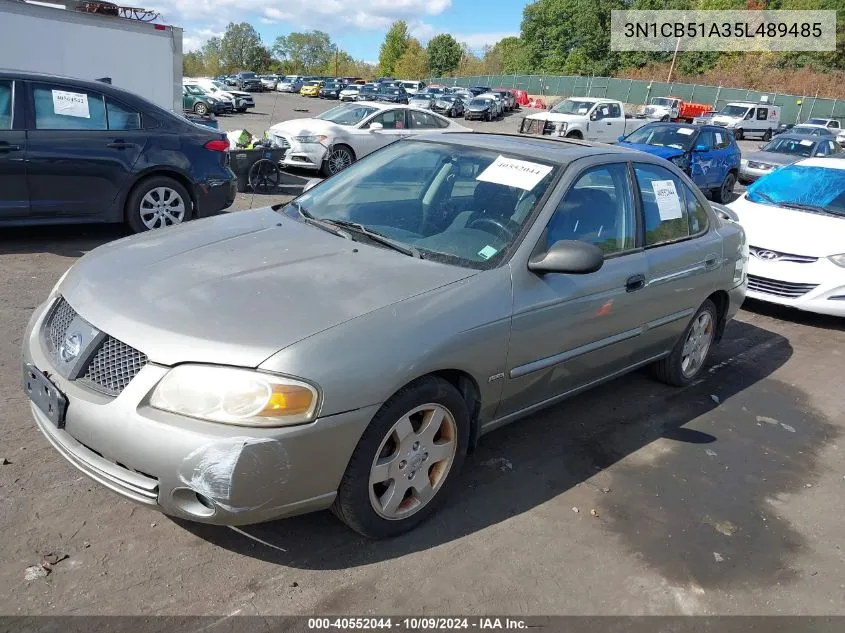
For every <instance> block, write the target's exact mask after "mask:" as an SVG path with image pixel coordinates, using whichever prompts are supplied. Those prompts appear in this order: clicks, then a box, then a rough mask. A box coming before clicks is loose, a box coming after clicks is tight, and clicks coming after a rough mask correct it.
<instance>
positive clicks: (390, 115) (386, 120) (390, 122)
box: [366, 110, 405, 130]
mask: <svg viewBox="0 0 845 633" xmlns="http://www.w3.org/2000/svg"><path fill="white" fill-rule="evenodd" d="M373 123H381V125H382V127H383V128H384V129H385V130H403V129H405V111H404V110H385V111H384V112H382V113H381V114H379V115H376V116H375V117H373V119H372V120H371V121H370V122H369V123H367V125H366V127H370V125H372V124H373Z"/></svg>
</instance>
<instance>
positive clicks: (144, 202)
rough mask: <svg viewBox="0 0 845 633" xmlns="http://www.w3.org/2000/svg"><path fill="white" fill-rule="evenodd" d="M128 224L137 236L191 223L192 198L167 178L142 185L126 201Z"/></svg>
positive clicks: (177, 183) (153, 179)
mask: <svg viewBox="0 0 845 633" xmlns="http://www.w3.org/2000/svg"><path fill="white" fill-rule="evenodd" d="M125 212H126V223H127V224H128V225H129V227H130V228H131V229H132V230H133V231H134V232H135V233H143V232H144V231H150V230H152V229H160V228H164V227H166V226H173V225H175V224H181V223H182V222H187V221H188V220H190V219H191V217H192V215H193V204H192V202H191V196H190V195H188V192H187V190H186V189H185V187H183V186H182V185H181V184H180V183H179V182H177V181H176V180H174V179H173V178H170V177H168V176H153V177H152V178H148V179H146V180H143V181H141V182H140V183H139V184H138V185H136V186H135V188H134V189H133V190H132V192H131V193H130V194H129V197H128V198H127V200H126V209H125Z"/></svg>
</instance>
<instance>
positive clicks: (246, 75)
mask: <svg viewBox="0 0 845 633" xmlns="http://www.w3.org/2000/svg"><path fill="white" fill-rule="evenodd" d="M241 77H242V78H244V79H255V73H241Z"/></svg>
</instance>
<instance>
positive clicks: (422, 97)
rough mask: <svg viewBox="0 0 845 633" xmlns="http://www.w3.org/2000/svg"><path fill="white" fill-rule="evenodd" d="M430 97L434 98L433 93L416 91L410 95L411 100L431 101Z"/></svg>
mask: <svg viewBox="0 0 845 633" xmlns="http://www.w3.org/2000/svg"><path fill="white" fill-rule="evenodd" d="M432 99H434V95H433V94H429V93H427V92H424V93H422V94H419V93H418V94H415V95H414V96H413V97H411V100H413V101H431V100H432Z"/></svg>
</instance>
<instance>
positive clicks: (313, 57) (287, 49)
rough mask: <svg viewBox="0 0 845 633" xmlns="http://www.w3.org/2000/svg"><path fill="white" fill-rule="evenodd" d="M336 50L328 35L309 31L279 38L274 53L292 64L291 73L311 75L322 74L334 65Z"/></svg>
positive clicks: (274, 46)
mask: <svg viewBox="0 0 845 633" xmlns="http://www.w3.org/2000/svg"><path fill="white" fill-rule="evenodd" d="M335 48H336V47H335V45H334V44H333V43H332V40H331V37H329V34H328V33H324V32H323V31H308V32H305V33H291V34H289V35H287V36H285V35H281V36H279V37H277V38H276V42H275V44H274V45H273V53H274V54H275V55H276V57H277V58H278V59H280V60H282V61H285V62H289V63H290V67H291V72H293V73H300V74H311V73H318V72H322V70H323V69H324V68H326V67H327V65H328V64H329V63H330V62H331V63H332V64H333V63H334V55H335Z"/></svg>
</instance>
